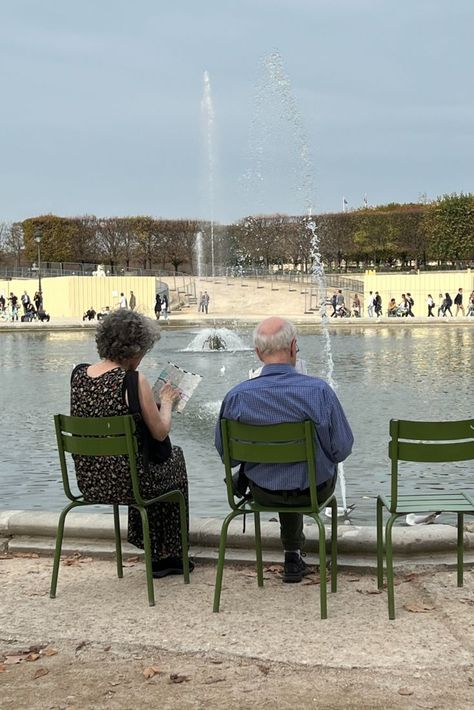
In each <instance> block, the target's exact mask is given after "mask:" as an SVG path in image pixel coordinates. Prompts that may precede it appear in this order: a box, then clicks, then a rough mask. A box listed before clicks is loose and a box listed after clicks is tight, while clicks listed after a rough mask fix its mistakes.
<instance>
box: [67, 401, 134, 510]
mask: <svg viewBox="0 0 474 710" xmlns="http://www.w3.org/2000/svg"><path fill="white" fill-rule="evenodd" d="M54 424H55V428H56V441H57V445H58V453H59V460H60V463H61V474H62V480H63V486H64V492H65V493H66V496H67V497H68V498H69V499H70V500H77V499H78V497H79V496H75V495H74V494H73V493H72V492H71V488H70V484H69V476H68V468H67V461H66V456H65V454H66V453H69V454H78V455H80V456H127V457H128V460H129V470H130V478H131V483H132V490H133V495H134V498H135V500H136V502H137V503H139V504H142V503H143V499H142V497H141V494H140V487H139V484H138V474H137V466H136V453H137V450H138V447H137V440H136V436H135V421H134V419H133V417H132V416H131V415H130V414H126V415H123V416H118V417H70V416H67V415H65V414H56V415H55V417H54Z"/></svg>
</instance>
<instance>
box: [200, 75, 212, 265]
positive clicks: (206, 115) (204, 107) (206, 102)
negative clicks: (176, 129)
mask: <svg viewBox="0 0 474 710" xmlns="http://www.w3.org/2000/svg"><path fill="white" fill-rule="evenodd" d="M201 114H202V117H203V122H204V131H205V137H206V151H207V183H208V185H207V186H208V204H209V212H210V223H211V234H210V237H211V276H213V277H214V276H215V262H214V173H215V153H214V121H215V114H214V105H213V103H212V95H211V81H210V78H209V72H207V71H205V72H204V91H203V96H202V100H201Z"/></svg>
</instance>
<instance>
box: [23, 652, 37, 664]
mask: <svg viewBox="0 0 474 710" xmlns="http://www.w3.org/2000/svg"><path fill="white" fill-rule="evenodd" d="M39 657H40V654H39V653H29V654H28V655H27V657H26V658H25V661H30V662H32V661H37V660H38V658H39Z"/></svg>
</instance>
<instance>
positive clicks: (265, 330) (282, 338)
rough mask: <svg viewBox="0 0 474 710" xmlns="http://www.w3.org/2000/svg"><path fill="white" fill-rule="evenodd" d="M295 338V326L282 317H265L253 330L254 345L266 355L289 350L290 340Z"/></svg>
mask: <svg viewBox="0 0 474 710" xmlns="http://www.w3.org/2000/svg"><path fill="white" fill-rule="evenodd" d="M280 323H281V325H280ZM269 326H270V327H269ZM278 326H279V327H278ZM295 338H296V328H295V326H294V325H293V323H291V322H290V321H289V320H284V319H283V318H281V319H280V318H278V319H274V318H267V320H264V321H262V323H259V324H258V325H257V327H256V328H255V330H254V332H253V344H254V347H255V348H256V350H259V351H260V352H261V353H266V354H268V355H271V354H272V353H277V352H280V351H281V350H289V348H290V346H291V341H292V340H294V339H295Z"/></svg>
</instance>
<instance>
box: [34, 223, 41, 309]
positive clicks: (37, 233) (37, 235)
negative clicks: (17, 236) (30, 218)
mask: <svg viewBox="0 0 474 710" xmlns="http://www.w3.org/2000/svg"><path fill="white" fill-rule="evenodd" d="M41 239H42V234H41V230H40V229H39V228H37V229H35V242H36V243H37V245H38V291H39V294H40V296H41V300H43V294H42V292H41V246H40V245H41Z"/></svg>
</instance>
